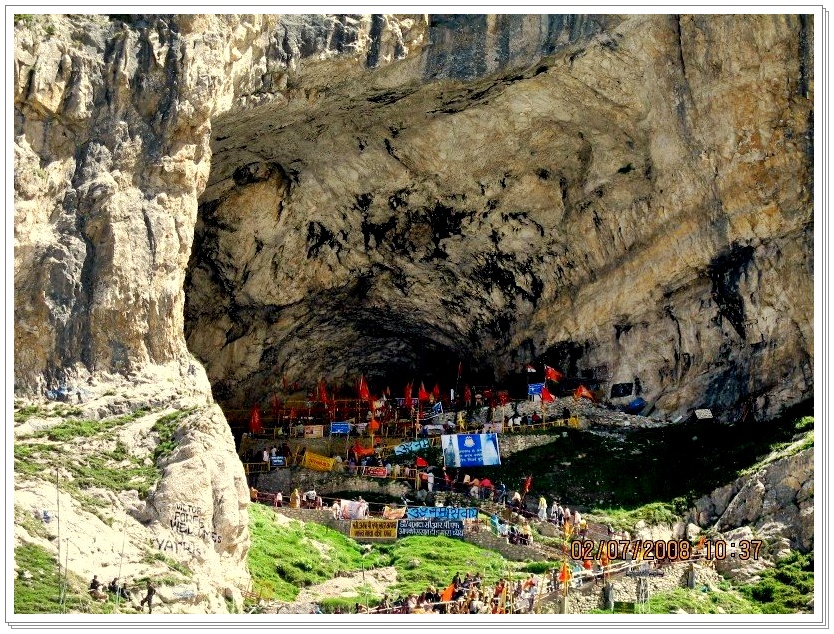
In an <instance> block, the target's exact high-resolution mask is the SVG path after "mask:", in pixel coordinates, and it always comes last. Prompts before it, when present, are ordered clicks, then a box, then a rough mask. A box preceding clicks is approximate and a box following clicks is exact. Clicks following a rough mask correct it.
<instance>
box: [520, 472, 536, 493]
mask: <svg viewBox="0 0 834 634" xmlns="http://www.w3.org/2000/svg"><path fill="white" fill-rule="evenodd" d="M532 484H533V476H531V475H528V476H527V477H526V478H524V486H523V487H522V488H521V490H522V492H523V493H524V495H527V494H528V493H530V487H531V486H532Z"/></svg>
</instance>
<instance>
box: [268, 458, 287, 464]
mask: <svg viewBox="0 0 834 634" xmlns="http://www.w3.org/2000/svg"><path fill="white" fill-rule="evenodd" d="M269 466H270V467H286V466H287V459H286V458H285V457H284V456H270V457H269Z"/></svg>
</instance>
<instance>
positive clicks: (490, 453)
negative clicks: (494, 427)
mask: <svg viewBox="0 0 834 634" xmlns="http://www.w3.org/2000/svg"><path fill="white" fill-rule="evenodd" d="M440 445H441V447H442V448H443V464H444V466H446V467H485V466H493V465H499V464H501V457H500V454H499V452H498V434H495V433H489V434H448V435H446V434H444V435H442V436H441V437H440Z"/></svg>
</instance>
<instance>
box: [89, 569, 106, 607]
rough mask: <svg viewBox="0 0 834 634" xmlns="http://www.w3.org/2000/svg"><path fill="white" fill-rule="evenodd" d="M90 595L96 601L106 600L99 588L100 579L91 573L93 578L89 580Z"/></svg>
mask: <svg viewBox="0 0 834 634" xmlns="http://www.w3.org/2000/svg"><path fill="white" fill-rule="evenodd" d="M89 592H90V596H91V597H93V598H94V599H96V600H98V601H106V600H107V595H106V594H104V592H103V591H102V589H101V581H99V580H98V575H93V580H92V581H90V591H89Z"/></svg>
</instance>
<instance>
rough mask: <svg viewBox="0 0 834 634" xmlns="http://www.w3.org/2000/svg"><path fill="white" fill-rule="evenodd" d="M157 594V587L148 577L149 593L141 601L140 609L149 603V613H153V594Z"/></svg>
mask: <svg viewBox="0 0 834 634" xmlns="http://www.w3.org/2000/svg"><path fill="white" fill-rule="evenodd" d="M155 594H156V588H154V587H153V586H152V585H151V581H150V579H148V593H147V594H146V595H145V598H144V599H142V600H141V601H140V602H139V609H140V610H141V609H142V607H143V606H144V605H145V604H146V603H147V604H148V614H153V608H152V607H151V603H152V602H153V595H155Z"/></svg>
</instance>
